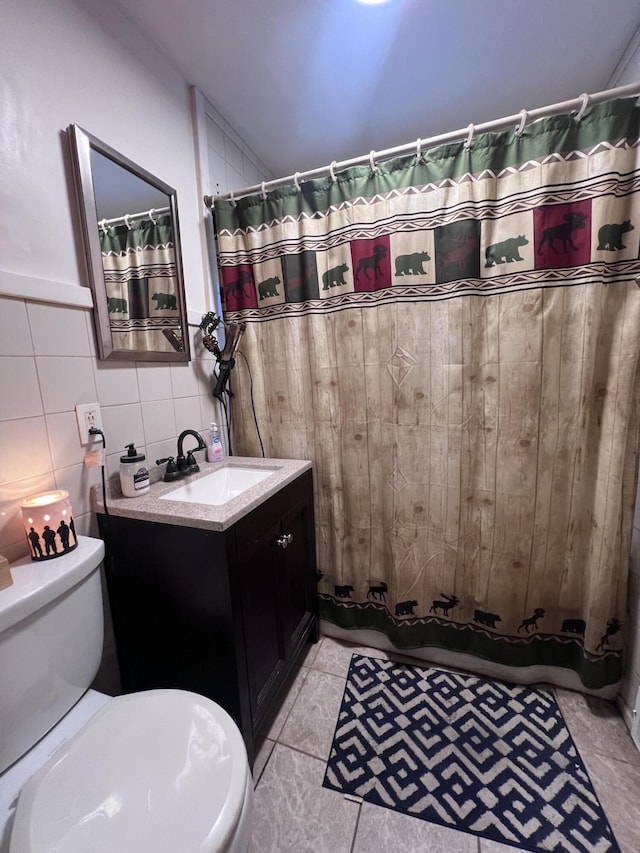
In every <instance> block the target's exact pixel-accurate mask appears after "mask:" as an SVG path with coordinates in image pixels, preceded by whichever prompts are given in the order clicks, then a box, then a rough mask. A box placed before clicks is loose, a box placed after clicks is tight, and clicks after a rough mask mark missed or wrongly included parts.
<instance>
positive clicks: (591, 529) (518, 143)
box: [214, 100, 640, 691]
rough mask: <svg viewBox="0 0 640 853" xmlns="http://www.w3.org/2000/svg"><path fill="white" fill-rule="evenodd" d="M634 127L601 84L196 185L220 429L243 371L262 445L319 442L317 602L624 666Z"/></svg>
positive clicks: (591, 685) (498, 648) (513, 648)
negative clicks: (393, 151)
mask: <svg viewBox="0 0 640 853" xmlns="http://www.w3.org/2000/svg"><path fill="white" fill-rule="evenodd" d="M638 129H639V110H638V109H637V108H636V106H635V101H634V100H619V101H611V102H608V103H606V104H603V105H600V106H597V107H593V108H591V109H589V110H587V112H586V113H585V114H584V116H582V117H580V120H578V119H577V117H576V116H574V115H561V116H554V117H552V118H548V119H545V120H542V121H538V122H535V123H533V124H532V125H531V126H526V127H525V128H524V130H523V132H522V133H521V134H520V135H519V133H517V132H514V131H508V132H503V133H497V134H496V133H494V134H483V135H481V136H478V137H477V138H475V139H472V141H471V144H470V145H465V144H464V143H462V142H461V143H459V144H457V143H456V144H451V145H446V146H440V147H438V148H435V149H433V150H429V151H426V152H421V153H418V152H416V154H415V155H413V156H406V157H401V158H397V159H394V160H390V161H388V162H383V163H379V164H373V165H374V168H373V169H371V168H370V167H369V166H361V167H356V168H352V169H349V170H348V171H345V172H343V173H338V174H336V175H335V176H332V177H328V178H326V179H322V180H316V181H312V182H305V183H302V184H301V185H300V189H299V190H298V189H296V188H295V187H289V188H285V189H280V190H275V191H272V192H270V193H268V194H267V196H266V198H263V197H262V195H261V194H258V195H256V196H250V197H246V198H242V199H240V200H237V201H234V202H230V201H227V200H217V201H216V203H215V209H214V216H215V222H216V231H217V246H218V258H219V266H220V273H221V283H222V288H223V292H224V300H225V302H224V305H225V313H226V318H227V319H228V320H237V321H240V320H241V321H244V322H246V323H247V330H246V333H245V337H244V340H243V350H244V352H245V354H246V357H247V361H248V364H249V365H250V368H251V374H252V381H253V389H252V388H251V380H250V377H249V375H248V373H247V370H246V367H245V366H244V362H243V361H242V360H239V361H238V365H237V367H236V369H235V370H234V379H233V392H234V394H235V396H234V397H233V409H232V411H233V424H234V440H235V448H234V449H235V452H236V453H239V454H244V455H259V454H260V445H259V442H258V436H257V433H256V427H255V424H254V418H253V414H252V401H251V392H252V390H253V398H254V402H255V409H256V412H257V419H258V423H259V426H260V431H261V434H262V439H263V441H264V446H265V452H266V455H267V456H271V457H294V458H305V459H310V460H311V461H312V462H313V468H314V481H315V501H316V507H315V509H316V524H317V531H316V532H317V550H318V566H319V584H318V590H319V600H320V613H321V616H322V617H323V618H324V619H326V620H330V621H331V622H333V623H335V624H337V625H339V626H342V627H343V628H370V629H374V630H376V631H380V632H383V633H384V634H386V635H387V636H388V638H389V639H390V640H391V641H392V642H393V644H394V645H395V646H396V647H398V648H401V649H402V648H405V649H409V648H416V647H437V648H440V649H448V650H452V651H457V652H464V653H466V654H467V655H472V656H475V657H476V658H478V659H482V660H483V662H484V665H485V666H486V662H487V661H493V662H495V663H497V664H502V665H506V666H509V667H512V668H513V671H514V672H515V671H516V670H517V668H523V667H534V668H535V672H536V673H537V677H538V678H540V677H544V678H546V679H547V680H550V681H554V680H557V681H558V682H559V683H563V682H565V681H566V678H565V677H564V676H563V673H564V674H565V675H566V671H567V670H568V671H570V672H573V673H577V676H578V678H576V677H575V675H574V676H572V677H573V678H574V679H575V680H576V682H578V679H579V683H580V684H581V685H582V686H584V688H586V689H589V690H601V689H604V690H605V691H607V690H611V689H612V686H614V685H615V684H616V683H617V682H618V681H619V679H620V676H621V670H622V649H623V637H624V628H625V624H624V623H625V619H626V588H627V572H628V553H629V546H630V538H631V526H632V514H633V504H634V496H635V479H636V462H637V451H638V399H639V393H638V392H639V372H638V355H639V344H640V290H638V287H637V285H636V283H635V281H634V278H635V276H636V275H638V273H640V262H639V261H638V257H639V245H640V163H639V161H638V135H639V134H638ZM334 177H335V180H334Z"/></svg>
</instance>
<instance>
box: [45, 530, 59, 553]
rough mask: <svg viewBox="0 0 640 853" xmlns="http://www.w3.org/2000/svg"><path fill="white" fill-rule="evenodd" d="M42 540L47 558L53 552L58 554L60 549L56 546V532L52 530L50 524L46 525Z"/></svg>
mask: <svg viewBox="0 0 640 853" xmlns="http://www.w3.org/2000/svg"><path fill="white" fill-rule="evenodd" d="M42 538H43V539H44V549H45V551H46V552H47V557H49V556H50V554H51V552H52V551H53V553H54V554H57V553H58V547H57V545H56V532H55V530H52V529H51V528H50V527H49V525H48V524H45V526H44V530H43V531H42Z"/></svg>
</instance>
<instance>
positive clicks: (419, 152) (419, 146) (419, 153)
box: [416, 137, 422, 163]
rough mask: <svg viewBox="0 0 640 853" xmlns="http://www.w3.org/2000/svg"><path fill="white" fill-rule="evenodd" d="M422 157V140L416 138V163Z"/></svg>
mask: <svg viewBox="0 0 640 853" xmlns="http://www.w3.org/2000/svg"><path fill="white" fill-rule="evenodd" d="M421 157H422V140H421V139H420V138H419V137H418V139H417V140H416V163H419V162H420V158H421Z"/></svg>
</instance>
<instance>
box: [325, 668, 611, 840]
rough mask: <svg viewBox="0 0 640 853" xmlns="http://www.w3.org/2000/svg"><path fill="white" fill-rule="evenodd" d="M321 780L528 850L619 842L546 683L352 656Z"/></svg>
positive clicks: (422, 816)
mask: <svg viewBox="0 0 640 853" xmlns="http://www.w3.org/2000/svg"><path fill="white" fill-rule="evenodd" d="M323 784H324V787H326V788H332V789H334V790H337V791H341V792H343V793H344V794H351V795H352V796H356V797H361V798H362V799H363V800H366V801H367V802H369V803H376V804H377V805H380V806H386V807H387V808H390V809H395V810H396V811H399V812H403V813H405V814H408V815H412V816H414V817H419V818H422V819H423V820H426V821H431V822H432V823H437V824H440V825H442V826H447V827H450V828H452V829H458V830H463V831H464V832H470V833H472V834H474V835H479V836H482V837H484V838H489V839H492V840H494V841H499V842H502V843H505V844H511V845H513V846H514V847H520V848H522V849H524V850H530V851H540V850H544V851H550V850H553V851H563V853H565V851H568V853H619V851H620V848H619V847H618V844H617V842H616V840H615V838H614V835H613V832H612V830H611V827H610V826H609V823H608V821H607V819H606V817H605V815H604V812H603V811H602V807H601V805H600V803H599V801H598V798H597V796H596V794H595V791H594V790H593V787H592V785H591V782H590V780H589V776H588V775H587V771H586V769H585V767H584V764H583V762H582V759H581V758H580V756H579V754H578V751H577V749H576V747H575V744H574V743H573V740H572V739H571V735H570V734H569V731H568V729H567V727H566V725H565V722H564V720H563V718H562V714H561V712H560V708H559V707H558V704H557V702H556V700H555V699H554V698H553V696H552V695H551V694H550V693H548V692H547V691H545V690H533V689H531V688H530V687H520V686H518V685H513V684H505V683H502V682H500V681H490V680H488V679H484V678H478V677H476V676H471V675H462V674H460V673H452V672H446V671H444V670H439V669H432V668H427V667H421V666H407V665H405V664H399V663H393V662H392V661H386V660H377V659H374V658H369V657H365V656H364V655H353V657H352V658H351V665H350V667H349V675H348V677H347V686H346V688H345V692H344V697H343V700H342V707H341V708H340V714H339V716H338V722H337V725H336V731H335V735H334V739H333V745H332V748H331V756H330V758H329V761H328V763H327V771H326V774H325V778H324V783H323Z"/></svg>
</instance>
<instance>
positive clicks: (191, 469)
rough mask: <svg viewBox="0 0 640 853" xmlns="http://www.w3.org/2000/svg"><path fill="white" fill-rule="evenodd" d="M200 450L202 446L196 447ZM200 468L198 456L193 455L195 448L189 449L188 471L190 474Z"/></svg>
mask: <svg viewBox="0 0 640 853" xmlns="http://www.w3.org/2000/svg"><path fill="white" fill-rule="evenodd" d="M196 449H197V450H200V448H199V447H198V448H196ZM199 470H200V466H199V465H198V463H197V462H196V457H195V456H194V455H193V450H188V451H187V471H188V473H189V474H196V473H197V472H198V471H199Z"/></svg>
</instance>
